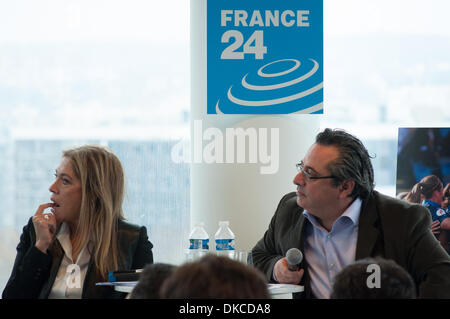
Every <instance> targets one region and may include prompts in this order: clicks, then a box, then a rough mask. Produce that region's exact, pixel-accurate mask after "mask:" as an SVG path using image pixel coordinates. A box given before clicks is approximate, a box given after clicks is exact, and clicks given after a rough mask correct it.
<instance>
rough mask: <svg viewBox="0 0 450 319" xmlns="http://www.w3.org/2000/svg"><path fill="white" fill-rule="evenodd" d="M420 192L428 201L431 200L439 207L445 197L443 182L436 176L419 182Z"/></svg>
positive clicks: (427, 177) (430, 176)
mask: <svg viewBox="0 0 450 319" xmlns="http://www.w3.org/2000/svg"><path fill="white" fill-rule="evenodd" d="M419 191H420V193H421V194H422V195H423V197H424V198H425V199H427V200H431V201H433V202H435V203H437V204H439V205H441V204H442V199H443V197H444V187H443V185H442V182H441V180H440V179H439V177H437V176H436V175H429V176H425V177H424V178H422V179H421V180H420V182H419Z"/></svg>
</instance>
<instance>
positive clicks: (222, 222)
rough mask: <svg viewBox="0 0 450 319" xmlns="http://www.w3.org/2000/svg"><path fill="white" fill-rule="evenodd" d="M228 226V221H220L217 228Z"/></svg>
mask: <svg viewBox="0 0 450 319" xmlns="http://www.w3.org/2000/svg"><path fill="white" fill-rule="evenodd" d="M228 225H230V222H229V221H220V222H219V226H228Z"/></svg>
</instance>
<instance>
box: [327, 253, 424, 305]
mask: <svg viewBox="0 0 450 319" xmlns="http://www.w3.org/2000/svg"><path fill="white" fill-rule="evenodd" d="M370 265H378V266H379V275H380V278H379V279H380V281H379V284H380V285H379V287H376V286H375V287H369V285H368V281H370V279H371V278H369V276H371V275H372V272H373V270H372V269H371V268H368V267H369V266H370ZM368 279H369V280H368ZM416 296H417V292H416V286H415V284H414V281H413V279H412V278H411V276H410V275H409V273H408V272H407V271H406V270H405V269H403V268H402V267H400V266H399V265H398V264H397V263H395V262H394V261H393V260H387V259H383V258H366V259H362V260H358V261H356V262H354V263H353V264H350V265H348V266H347V267H345V268H344V269H342V270H341V271H340V272H339V273H338V274H337V275H336V277H335V279H334V284H333V289H332V291H331V296H330V297H331V299H415V298H416Z"/></svg>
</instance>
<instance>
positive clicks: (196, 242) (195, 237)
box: [189, 222, 209, 250]
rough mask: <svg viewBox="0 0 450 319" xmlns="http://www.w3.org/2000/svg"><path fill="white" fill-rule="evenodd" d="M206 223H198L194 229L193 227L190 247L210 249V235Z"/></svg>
mask: <svg viewBox="0 0 450 319" xmlns="http://www.w3.org/2000/svg"><path fill="white" fill-rule="evenodd" d="M204 225H205V224H204V223H201V222H200V223H196V224H195V227H194V229H192V231H191V234H190V235H189V249H193V250H196V249H206V250H208V249H209V236H208V233H207V232H206V230H205V228H203V226H204Z"/></svg>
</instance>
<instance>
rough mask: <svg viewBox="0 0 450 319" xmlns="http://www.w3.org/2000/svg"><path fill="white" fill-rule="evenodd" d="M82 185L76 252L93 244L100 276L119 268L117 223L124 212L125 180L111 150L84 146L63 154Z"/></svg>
mask: <svg viewBox="0 0 450 319" xmlns="http://www.w3.org/2000/svg"><path fill="white" fill-rule="evenodd" d="M63 157H65V158H68V159H69V160H70V161H71V162H72V168H73V171H74V174H75V175H76V177H77V178H78V179H79V180H80V182H81V192H82V197H81V209H80V217H79V220H78V227H77V231H76V238H78V240H77V242H76V243H75V246H74V247H73V249H74V250H77V251H80V250H81V248H82V247H84V245H85V244H87V242H88V241H92V242H93V244H94V246H93V251H91V252H90V253H91V256H92V257H93V258H94V263H95V266H96V269H97V272H98V275H99V276H100V277H101V278H103V279H106V277H107V272H108V271H110V270H116V269H118V268H119V250H118V240H117V236H118V235H117V232H118V221H119V220H123V219H125V218H124V216H123V211H122V202H123V197H124V188H125V186H124V184H125V177H124V172H123V168H122V164H121V163H120V160H119V158H118V157H117V156H116V155H115V154H114V153H113V152H112V151H111V150H109V149H108V148H106V147H103V146H99V145H84V146H81V147H76V148H72V149H69V150H66V151H64V152H63Z"/></svg>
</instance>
